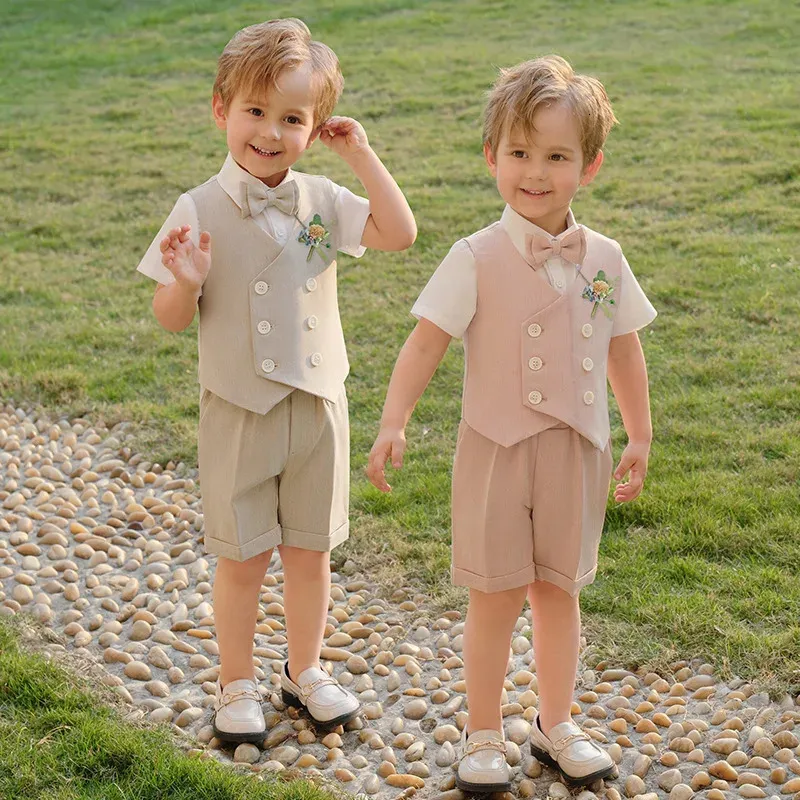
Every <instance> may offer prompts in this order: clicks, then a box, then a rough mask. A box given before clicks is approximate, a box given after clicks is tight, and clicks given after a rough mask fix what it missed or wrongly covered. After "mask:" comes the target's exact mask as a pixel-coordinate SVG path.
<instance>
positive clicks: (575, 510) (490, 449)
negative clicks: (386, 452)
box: [452, 420, 612, 595]
mask: <svg viewBox="0 0 800 800" xmlns="http://www.w3.org/2000/svg"><path fill="white" fill-rule="evenodd" d="M611 470H612V460H611V445H610V444H609V445H607V446H606V449H605V450H603V451H600V450H598V449H597V448H595V447H594V446H593V445H592V444H591V443H590V442H589V441H587V440H586V439H585V438H584V437H583V436H581V435H580V434H579V433H577V431H575V430H573V429H572V428H570V427H569V426H567V425H562V426H559V427H557V428H551V429H549V430H546V431H542V433H538V434H536V435H535V436H531V437H530V438H528V439H525V440H524V441H522V442H519V443H518V444H515V445H512V446H511V447H502V446H501V445H499V444H496V443H495V442H493V441H491V439H487V438H486V437H484V436H482V435H481V434H479V433H477V432H476V431H475V430H473V429H472V428H470V427H469V425H467V424H466V422H464V421H463V420H462V422H461V425H460V426H459V429H458V444H457V446H456V456H455V464H454V466H453V498H452V500H453V562H452V563H453V566H452V577H453V583H454V584H455V585H457V586H469V587H471V588H474V589H478V590H480V591H482V592H499V591H504V590H506V589H515V588H517V587H520V586H526V585H528V584H530V583H532V582H533V581H536V580H544V581H549V582H550V583H553V584H555V585H556V586H558V587H559V588H561V589H563V590H564V591H566V592H569V593H570V594H572V595H574V594H576V593H577V592H578V591H579V590H580V589H581V588H582V587H583V586H586V584H588V583H591V582H592V581H593V580H594V576H595V572H596V571H597V550H598V547H599V544H600V536H601V534H602V532H603V521H604V519H605V510H606V503H607V501H608V489H609V485H610V482H611Z"/></svg>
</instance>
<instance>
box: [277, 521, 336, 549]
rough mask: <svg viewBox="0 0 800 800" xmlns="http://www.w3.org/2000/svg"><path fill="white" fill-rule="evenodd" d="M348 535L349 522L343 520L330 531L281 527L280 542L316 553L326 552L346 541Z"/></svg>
mask: <svg viewBox="0 0 800 800" xmlns="http://www.w3.org/2000/svg"><path fill="white" fill-rule="evenodd" d="M349 535H350V523H349V522H345V523H344V524H343V525H340V526H339V527H338V528H336V530H334V531H331V533H328V534H324V533H309V532H308V531H298V530H295V529H293V528H284V529H283V539H282V541H281V542H280V543H281V544H284V545H286V546H287V547H299V548H300V549H301V550H314V551H316V552H318V553H326V552H328V551H330V550H333V548H334V547H337V546H338V545H340V544H341V543H342V542H345V541H347V538H348V536H349Z"/></svg>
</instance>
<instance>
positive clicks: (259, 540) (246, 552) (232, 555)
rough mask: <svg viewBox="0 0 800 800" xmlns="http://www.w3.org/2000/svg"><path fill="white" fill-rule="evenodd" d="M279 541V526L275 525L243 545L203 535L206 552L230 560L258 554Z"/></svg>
mask: <svg viewBox="0 0 800 800" xmlns="http://www.w3.org/2000/svg"><path fill="white" fill-rule="evenodd" d="M280 543H281V526H280V525H277V526H276V527H274V528H273V529H272V530H269V531H267V532H266V533H262V534H260V535H259V536H256V538H255V539H251V540H250V541H249V542H247V543H246V544H243V545H238V544H231V543H230V542H226V541H223V540H222V539H210V538H209V537H208V536H206V537H205V547H206V552H207V553H213V554H214V555H217V556H222V557H223V558H229V559H231V561H247V560H248V559H251V558H255V557H256V556H260V555H261V554H262V553H266V552H267V550H270V549H271V548H273V547H275V545H278V544H280Z"/></svg>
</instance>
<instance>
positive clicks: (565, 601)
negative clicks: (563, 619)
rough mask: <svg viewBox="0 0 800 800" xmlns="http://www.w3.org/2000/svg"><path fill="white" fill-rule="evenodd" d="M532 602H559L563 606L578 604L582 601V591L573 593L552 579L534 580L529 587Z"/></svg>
mask: <svg viewBox="0 0 800 800" xmlns="http://www.w3.org/2000/svg"><path fill="white" fill-rule="evenodd" d="M528 597H529V598H530V599H531V603H535V602H540V603H558V604H559V605H563V606H577V605H578V604H579V602H580V591H577V592H575V594H571V593H570V592H567V591H565V590H564V589H562V588H561V587H560V586H557V585H556V584H555V583H551V582H550V581H534V582H533V583H532V584H531V585H530V586H529V587H528Z"/></svg>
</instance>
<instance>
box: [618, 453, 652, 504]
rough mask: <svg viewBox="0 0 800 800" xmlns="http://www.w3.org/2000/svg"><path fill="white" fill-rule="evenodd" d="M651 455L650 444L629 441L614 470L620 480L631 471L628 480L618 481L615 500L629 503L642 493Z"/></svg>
mask: <svg viewBox="0 0 800 800" xmlns="http://www.w3.org/2000/svg"><path fill="white" fill-rule="evenodd" d="M649 455H650V446H649V445H648V444H640V443H638V442H628V446H627V447H626V448H625V450H624V451H623V452H622V456H621V457H620V460H619V464H618V466H617V468H616V469H615V470H614V478H615V480H618V481H619V480H622V479H623V478H624V477H625V475H626V474H628V472H630V477H629V478H628V480H627V482H625V483H618V484H617V485H616V488H615V489H614V500H616V501H617V502H618V503H629V502H630V501H631V500H635V499H636V498H637V497H638V496H639V495H640V494H641V491H642V487H643V486H644V479H645V476H646V475H647V459H648V457H649Z"/></svg>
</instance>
